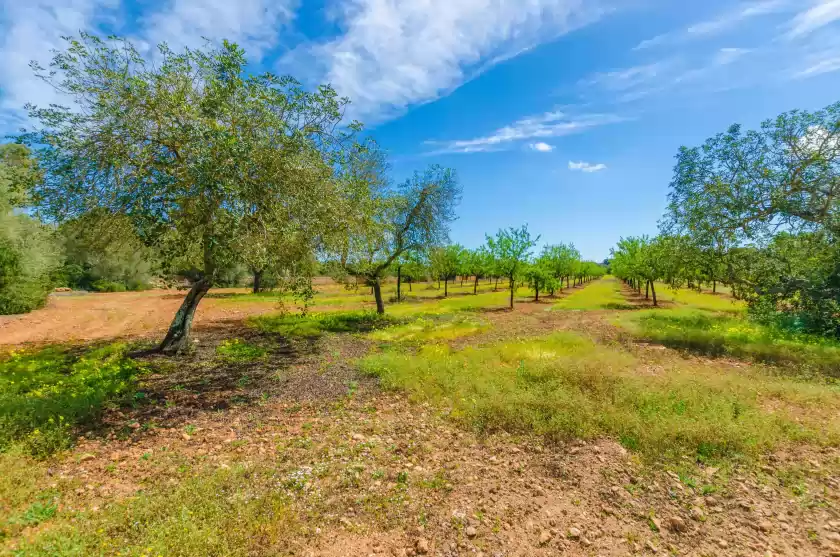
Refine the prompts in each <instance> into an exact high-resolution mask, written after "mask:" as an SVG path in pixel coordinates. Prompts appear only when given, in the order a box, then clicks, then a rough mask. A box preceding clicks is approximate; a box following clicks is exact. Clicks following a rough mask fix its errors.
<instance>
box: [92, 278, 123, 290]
mask: <svg viewBox="0 0 840 557" xmlns="http://www.w3.org/2000/svg"><path fill="white" fill-rule="evenodd" d="M90 287H91V290H95V291H96V292H125V285H124V284H123V283H121V282H114V281H112V280H98V281H96V282H94V283H93V284H91V285H90Z"/></svg>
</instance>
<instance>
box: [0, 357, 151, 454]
mask: <svg viewBox="0 0 840 557" xmlns="http://www.w3.org/2000/svg"><path fill="white" fill-rule="evenodd" d="M140 371H141V368H140V367H139V365H138V364H137V363H135V362H134V361H133V360H131V359H130V358H128V357H127V356H126V347H125V346H124V345H120V344H114V345H110V346H105V347H102V348H97V349H94V350H90V351H88V352H85V353H83V354H81V355H73V354H71V353H69V352H67V351H65V350H61V349H57V348H49V349H45V350H40V351H15V352H12V353H10V354H9V355H8V356H7V357H6V358H5V359H3V360H2V361H0V450H6V449H8V448H9V447H10V446H12V445H14V444H20V445H22V446H23V447H24V448H25V449H26V450H27V451H28V452H30V453H31V454H33V455H35V456H39V457H42V456H47V455H49V454H51V453H53V452H55V451H57V450H61V449H65V448H67V447H69V446H70V445H71V444H72V442H73V437H72V434H73V431H74V429H75V428H77V427H79V426H82V425H92V424H93V423H94V422H95V420H96V419H97V418H98V417H99V415H100V414H101V413H102V411H103V410H104V408H105V407H106V406H107V405H109V404H116V403H118V402H120V401H121V400H123V399H124V397H126V396H127V395H130V394H131V393H132V391H133V388H134V379H135V377H136V376H137V374H138V373H140Z"/></svg>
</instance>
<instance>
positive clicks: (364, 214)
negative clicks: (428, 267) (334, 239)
mask: <svg viewBox="0 0 840 557" xmlns="http://www.w3.org/2000/svg"><path fill="white" fill-rule="evenodd" d="M378 159H379V157H373V160H371V159H368V164H369V165H370V169H369V170H367V171H365V172H363V173H361V174H358V176H360V177H361V178H360V179H357V180H356V181H357V182H360V183H365V182H366V183H368V185H369V188H368V194H367V196H362V197H361V199H359V200H356V202H355V204H354V205H353V207H354V212H353V215H352V217H351V220H352V221H353V223H354V224H353V225H352V232H351V233H350V234H348V235H347V236H346V238H345V242H344V244H343V246H342V248H341V253H340V255H339V258H338V259H339V261H340V271H341V272H343V273H345V274H346V275H348V276H349V275H352V276H357V277H361V278H362V279H363V280H364V281H365V282H366V283H367V284H368V285H370V286H371V287H372V288H373V294H374V298H375V300H376V311H377V313H385V302H384V300H383V299H382V280H383V279H384V278H385V276H386V275H387V273H388V272H389V270H390V269H391V267H392V265H394V263H395V262H397V261H398V260H399V258H400V257H401V256H403V255H404V254H407V253H410V252H417V251H421V250H425V249H428V248H431V247H434V246H440V245H443V244H445V243H446V241H447V240H448V238H449V223H450V222H452V221H453V220H454V219H455V206H456V205H457V203H458V201H459V200H460V195H461V190H460V186H459V185H458V179H457V177H456V175H455V172H454V171H453V170H452V169H449V168H444V167H442V166H438V165H431V166H429V167H428V168H427V169H426V170H425V171H423V172H420V171H417V172H415V173H414V175H413V176H412V177H411V178H409V179H407V180H405V181H404V182H402V183H401V184H399V185H398V186H396V187H392V186H391V184H390V182H389V181H388V180H387V178H385V177H384V172H385V170H386V167H385V166H384V165H383V164H382V163H381V160H378ZM359 191H361V189H360V190H359ZM339 278H340V277H339Z"/></svg>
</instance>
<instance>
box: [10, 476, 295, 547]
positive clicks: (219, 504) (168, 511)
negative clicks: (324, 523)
mask: <svg viewBox="0 0 840 557" xmlns="http://www.w3.org/2000/svg"><path fill="white" fill-rule="evenodd" d="M300 528H301V521H300V520H299V518H298V516H297V515H296V513H295V512H294V511H293V510H292V507H291V505H290V497H289V495H288V494H287V490H286V489H283V488H282V486H280V488H279V489H278V485H277V477H276V472H275V471H274V470H270V469H255V468H254V467H236V468H233V469H231V470H223V469H222V470H216V471H210V470H207V471H205V473H203V474H201V475H199V476H197V477H194V478H191V479H188V480H185V481H182V482H180V483H179V484H178V485H177V486H176V487H172V486H166V487H164V486H160V487H158V488H155V489H152V490H148V491H143V492H140V493H139V494H138V495H137V496H136V497H133V498H131V499H129V500H127V501H125V502H123V503H118V504H115V505H110V506H108V507H107V508H105V509H103V510H102V511H101V512H79V513H71V514H69V515H68V516H66V517H64V520H62V521H60V522H58V523H57V524H54V525H53V527H52V528H50V529H49V530H45V531H44V532H41V533H39V534H38V535H36V536H33V537H29V538H26V539H24V541H22V543H21V547H20V548H19V549H18V550H17V552H16V553H15V555H26V556H27V557H42V556H43V557H47V556H49V557H84V556H88V555H121V556H130V557H155V556H158V555H161V556H163V555H166V556H167V557H191V556H194V555H226V556H231V557H239V556H241V557H245V556H249V555H256V554H259V555H268V554H284V555H285V554H287V551H288V550H289V549H290V548H289V547H288V538H289V536H290V534H292V533H295V532H297V531H299V529H300ZM284 550H285V551H284Z"/></svg>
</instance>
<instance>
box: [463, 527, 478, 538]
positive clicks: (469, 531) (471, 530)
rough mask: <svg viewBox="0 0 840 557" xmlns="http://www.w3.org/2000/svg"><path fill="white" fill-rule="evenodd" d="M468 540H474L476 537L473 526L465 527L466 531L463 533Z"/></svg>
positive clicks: (476, 533)
mask: <svg viewBox="0 0 840 557" xmlns="http://www.w3.org/2000/svg"><path fill="white" fill-rule="evenodd" d="M464 533H465V534H466V535H467V537H468V538H474V537H476V536H477V535H478V531H477V530H476V529H475V528H474V527H473V526H467V529H466V530H465V531H464Z"/></svg>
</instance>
